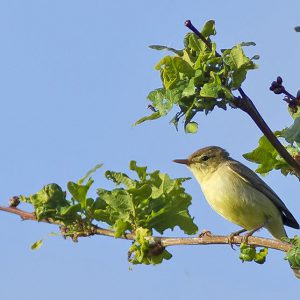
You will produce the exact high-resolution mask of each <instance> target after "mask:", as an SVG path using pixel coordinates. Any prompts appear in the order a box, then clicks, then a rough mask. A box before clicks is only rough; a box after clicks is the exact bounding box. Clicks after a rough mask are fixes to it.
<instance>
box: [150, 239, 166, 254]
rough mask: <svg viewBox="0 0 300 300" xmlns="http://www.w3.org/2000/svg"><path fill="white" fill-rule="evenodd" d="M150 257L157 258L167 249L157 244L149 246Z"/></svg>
mask: <svg viewBox="0 0 300 300" xmlns="http://www.w3.org/2000/svg"><path fill="white" fill-rule="evenodd" d="M149 246H150V247H149V250H148V256H150V257H151V256H157V255H160V254H162V253H163V252H164V250H165V247H164V246H163V245H162V244H161V243H160V242H156V243H153V244H150V245H149Z"/></svg>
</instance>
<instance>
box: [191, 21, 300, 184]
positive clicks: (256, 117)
mask: <svg viewBox="0 0 300 300" xmlns="http://www.w3.org/2000/svg"><path fill="white" fill-rule="evenodd" d="M185 26H187V27H188V28H189V29H190V30H191V31H193V32H194V33H195V34H196V35H197V36H198V37H199V38H200V39H201V40H202V41H203V42H204V43H205V44H206V45H207V47H208V48H209V49H212V46H211V43H210V42H209V41H208V40H207V39H206V38H205V37H204V36H203V35H202V34H201V32H199V31H198V30H197V29H196V28H195V27H194V25H193V24H192V22H191V21H190V20H187V21H186V22H185ZM216 54H217V55H218V56H220V54H219V53H218V52H216ZM238 91H239V93H240V95H241V97H238V98H236V99H235V100H234V102H233V104H234V105H235V106H236V107H238V108H239V109H241V110H243V111H244V112H246V113H247V114H248V115H249V116H250V117H251V119H252V120H253V121H254V123H255V124H256V125H257V127H258V128H259V129H260V130H261V131H262V133H263V134H264V135H265V136H266V138H267V139H268V140H269V142H270V143H271V144H272V145H273V147H274V148H275V149H276V150H277V152H278V153H279V155H280V156H281V157H282V158H283V159H284V160H285V161H286V162H287V163H288V164H289V165H290V166H291V167H292V168H293V169H294V170H295V172H296V174H297V177H298V178H300V165H299V164H298V163H297V161H296V160H294V158H293V157H292V156H291V155H290V154H289V153H288V151H287V150H286V149H285V148H284V146H283V145H282V144H281V143H280V141H279V140H278V139H277V137H276V136H275V135H274V133H273V132H272V130H271V129H270V127H269V126H268V125H267V123H266V122H265V120H264V119H263V117H262V116H261V114H260V113H259V112H258V110H257V108H256V106H255V105H254V103H253V102H252V100H251V99H250V98H249V97H248V96H247V94H246V93H245V92H244V90H243V89H242V88H239V89H238Z"/></svg>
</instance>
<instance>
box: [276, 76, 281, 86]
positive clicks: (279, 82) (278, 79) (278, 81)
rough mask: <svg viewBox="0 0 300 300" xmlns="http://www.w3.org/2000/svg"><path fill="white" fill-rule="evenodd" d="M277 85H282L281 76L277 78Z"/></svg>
mask: <svg viewBox="0 0 300 300" xmlns="http://www.w3.org/2000/svg"><path fill="white" fill-rule="evenodd" d="M277 83H278V84H280V85H282V78H281V77H280V76H278V77H277Z"/></svg>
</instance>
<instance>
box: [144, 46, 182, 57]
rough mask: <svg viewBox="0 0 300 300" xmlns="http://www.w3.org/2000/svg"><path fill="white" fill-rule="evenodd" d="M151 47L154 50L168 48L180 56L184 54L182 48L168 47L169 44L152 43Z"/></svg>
mask: <svg viewBox="0 0 300 300" xmlns="http://www.w3.org/2000/svg"><path fill="white" fill-rule="evenodd" d="M149 48H151V49H154V50H168V51H171V52H174V53H175V54H177V55H179V56H182V55H183V52H182V50H176V49H174V48H170V47H167V46H162V45H150V46H149Z"/></svg>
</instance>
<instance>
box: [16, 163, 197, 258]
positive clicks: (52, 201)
mask: <svg viewBox="0 0 300 300" xmlns="http://www.w3.org/2000/svg"><path fill="white" fill-rule="evenodd" d="M100 166H101V165H99V166H97V167H95V168H94V169H92V170H91V171H90V172H88V174H87V175H86V176H85V177H83V178H82V179H80V180H79V181H77V182H69V183H68V184H67V187H68V192H69V193H70V194H71V199H70V200H68V199H67V193H66V192H64V191H63V190H62V188H61V187H60V186H59V185H57V184H48V185H46V186H44V187H43V188H42V189H41V190H40V191H38V192H37V193H36V194H33V195H30V196H29V197H25V196H20V200H21V201H23V202H27V203H30V204H32V205H33V207H34V213H35V215H36V218H37V220H39V221H41V220H43V219H48V220H51V222H54V223H57V224H59V225H60V229H61V234H62V235H63V236H64V237H71V238H72V239H73V240H74V241H77V239H78V237H79V236H89V235H93V234H95V232H96V229H97V227H98V225H99V224H104V225H106V226H109V227H110V228H112V229H113V230H114V234H115V237H116V238H118V237H122V236H124V235H125V234H126V233H133V234H135V235H136V237H137V238H136V240H135V242H134V244H133V245H132V247H131V249H130V253H131V256H130V261H131V262H132V263H135V264H136V263H146V264H149V263H160V262H161V261H162V260H163V259H169V258H170V257H171V254H170V253H169V252H168V251H166V250H165V249H162V250H161V251H157V249H158V248H157V247H158V245H157V244H156V243H153V241H152V242H151V240H150V239H149V238H150V237H151V236H152V234H153V231H157V232H159V233H163V232H164V231H165V230H167V229H171V230H173V229H174V228H175V227H179V228H180V229H181V230H183V231H184V232H185V233H186V234H189V235H190V234H194V233H196V232H197V230H198V228H197V226H196V224H195V223H194V222H193V218H192V217H191V215H190V213H189V211H188V208H189V206H190V204H191V196H190V195H189V194H187V193H186V192H185V189H184V188H183V186H182V183H183V182H184V181H186V180H188V179H189V178H176V179H171V178H170V177H169V176H168V175H167V174H164V173H161V172H160V171H154V172H147V167H140V166H138V165H137V163H136V162H135V161H131V162H130V170H131V171H133V172H134V173H135V174H136V176H135V177H137V179H134V178H131V177H129V176H128V175H127V174H125V173H121V172H115V171H106V172H105V177H106V178H107V179H108V180H110V181H112V182H113V183H114V184H115V185H116V187H115V188H114V189H112V190H107V189H103V188H98V189H97V195H98V196H97V197H96V198H91V197H89V196H88V193H89V191H90V188H91V187H92V185H93V184H94V180H93V179H92V178H91V177H89V176H90V175H91V174H92V173H93V172H94V171H96V170H97V169H98V168H99V167H100ZM146 237H147V238H146ZM40 245H41V242H37V243H35V244H33V246H32V249H38V248H39V247H40ZM154 248H155V249H156V251H154Z"/></svg>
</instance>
